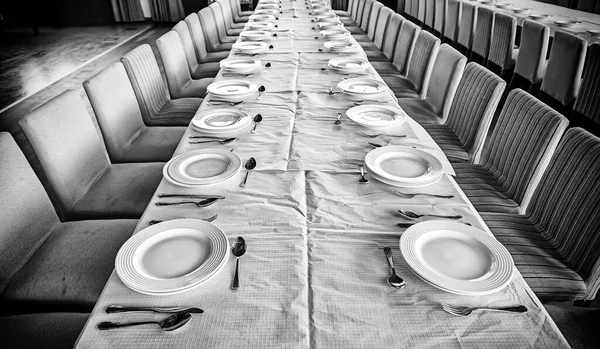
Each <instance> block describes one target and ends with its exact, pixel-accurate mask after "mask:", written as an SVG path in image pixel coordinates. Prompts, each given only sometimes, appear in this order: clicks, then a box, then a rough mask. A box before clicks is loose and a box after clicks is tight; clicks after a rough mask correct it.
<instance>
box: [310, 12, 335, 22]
mask: <svg viewBox="0 0 600 349" xmlns="http://www.w3.org/2000/svg"><path fill="white" fill-rule="evenodd" d="M315 15H317V21H319V22H323V19H325V18H338V15H336V14H335V12H333V11H331V12H326V13H315Z"/></svg>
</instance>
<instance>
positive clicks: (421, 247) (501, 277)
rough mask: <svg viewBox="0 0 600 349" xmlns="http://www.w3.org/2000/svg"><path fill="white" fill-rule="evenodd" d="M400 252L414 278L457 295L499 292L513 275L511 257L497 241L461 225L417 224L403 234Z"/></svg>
mask: <svg viewBox="0 0 600 349" xmlns="http://www.w3.org/2000/svg"><path fill="white" fill-rule="evenodd" d="M400 251H401V252H402V256H403V257H404V260H405V261H406V264H407V265H408V267H409V268H410V269H411V270H412V272H413V273H415V275H417V276H418V277H419V278H421V279H422V280H423V281H425V282H427V283H429V284H430V285H432V286H434V287H437V288H439V289H441V290H444V291H447V292H451V293H455V294H461V295H471V296H476V295H486V294H491V293H494V292H498V291H500V290H502V289H503V288H504V287H506V285H508V283H509V282H510V280H511V279H512V276H513V271H514V262H513V259H512V257H511V256H510V253H509V252H508V251H507V250H506V248H505V247H504V246H502V244H501V243H500V242H498V240H496V239H495V238H494V237H493V236H491V235H489V234H487V233H485V232H484V231H481V230H479V229H477V228H474V227H470V226H467V225H465V224H462V223H458V222H449V221H428V222H421V223H417V224H415V225H413V226H411V227H410V228H408V229H407V230H406V231H405V232H404V233H403V234H402V237H401V238H400Z"/></svg>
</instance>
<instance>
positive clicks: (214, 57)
mask: <svg viewBox="0 0 600 349" xmlns="http://www.w3.org/2000/svg"><path fill="white" fill-rule="evenodd" d="M227 57H229V49H227V50H221V51H215V52H209V53H208V54H207V55H206V57H204V62H216V63H218V62H220V61H222V60H224V59H226V58H227Z"/></svg>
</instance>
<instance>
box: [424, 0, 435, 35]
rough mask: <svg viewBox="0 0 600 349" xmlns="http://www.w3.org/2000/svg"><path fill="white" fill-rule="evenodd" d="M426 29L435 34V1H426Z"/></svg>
mask: <svg viewBox="0 0 600 349" xmlns="http://www.w3.org/2000/svg"><path fill="white" fill-rule="evenodd" d="M423 2H424V3H425V22H424V23H425V27H424V29H425V30H427V31H429V32H430V33H433V21H434V19H435V0H425V1H423Z"/></svg>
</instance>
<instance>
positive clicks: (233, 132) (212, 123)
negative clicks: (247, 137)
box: [192, 109, 252, 138]
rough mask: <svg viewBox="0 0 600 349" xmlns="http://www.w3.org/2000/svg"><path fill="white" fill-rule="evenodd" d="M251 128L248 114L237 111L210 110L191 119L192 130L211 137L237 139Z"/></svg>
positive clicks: (250, 119)
mask: <svg viewBox="0 0 600 349" xmlns="http://www.w3.org/2000/svg"><path fill="white" fill-rule="evenodd" d="M251 126H252V118H251V117H250V115H248V113H246V112H243V111H241V110H237V109H218V110H211V111H208V112H205V113H202V114H200V115H196V116H194V118H193V119H192V128H193V129H194V130H195V131H198V132H200V133H202V134H203V135H207V136H211V137H222V138H230V137H238V136H240V135H241V134H243V133H244V132H246V131H247V130H248V129H249V128H250V127H251Z"/></svg>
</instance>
